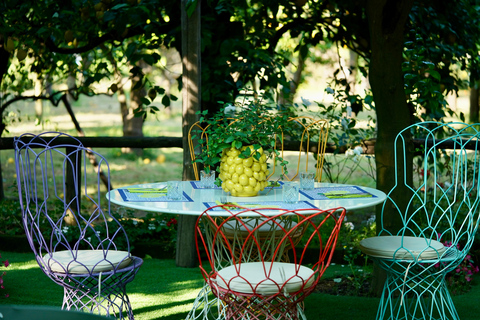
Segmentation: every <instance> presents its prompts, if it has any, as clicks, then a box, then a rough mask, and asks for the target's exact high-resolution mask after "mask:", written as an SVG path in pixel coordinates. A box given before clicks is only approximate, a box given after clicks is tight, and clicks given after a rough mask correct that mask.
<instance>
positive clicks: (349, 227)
mask: <svg viewBox="0 0 480 320" xmlns="http://www.w3.org/2000/svg"><path fill="white" fill-rule="evenodd" d="M343 225H344V226H345V228H348V229H350V230H353V229H355V226H354V225H353V222H345V223H344V224H343Z"/></svg>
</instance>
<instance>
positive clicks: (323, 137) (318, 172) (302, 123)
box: [280, 116, 330, 182]
mask: <svg viewBox="0 0 480 320" xmlns="http://www.w3.org/2000/svg"><path fill="white" fill-rule="evenodd" d="M288 121H290V122H295V123H296V124H297V125H298V127H299V129H300V130H302V135H301V137H300V147H299V151H298V161H297V170H296V172H295V174H294V175H293V176H290V177H288V176H287V175H286V174H285V172H283V168H282V174H283V176H284V177H285V179H287V180H290V181H292V180H293V179H295V178H296V177H297V176H298V174H299V173H300V165H301V160H302V157H304V158H305V171H308V162H309V155H310V154H312V155H313V156H314V158H316V164H315V180H316V181H318V182H320V181H321V180H322V172H323V163H324V159H325V151H326V148H327V140H328V133H329V131H330V123H329V122H328V121H327V120H324V119H315V118H312V117H308V116H300V117H292V118H290V119H288ZM315 138H318V141H315V140H316V139H315ZM284 141H285V132H282V136H281V141H280V144H281V155H282V158H284V151H285V148H284V146H285V143H284ZM312 144H316V152H313V151H314V149H313V148H312V149H313V150H310V148H311V145H312Z"/></svg>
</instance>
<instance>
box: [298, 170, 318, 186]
mask: <svg viewBox="0 0 480 320" xmlns="http://www.w3.org/2000/svg"><path fill="white" fill-rule="evenodd" d="M314 187H315V173H310V172H301V173H300V189H303V190H312V189H314Z"/></svg>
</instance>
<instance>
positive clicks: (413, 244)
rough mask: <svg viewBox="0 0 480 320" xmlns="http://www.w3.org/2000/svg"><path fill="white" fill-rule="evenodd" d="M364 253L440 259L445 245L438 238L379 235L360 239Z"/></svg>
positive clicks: (403, 257) (390, 256) (392, 256)
mask: <svg viewBox="0 0 480 320" xmlns="http://www.w3.org/2000/svg"><path fill="white" fill-rule="evenodd" d="M360 250H362V252H363V253H365V254H367V255H369V256H372V257H377V258H383V259H400V260H413V259H418V260H430V259H438V258H440V257H441V256H442V254H443V253H444V252H445V250H446V248H445V246H444V245H443V244H442V243H441V242H439V241H436V240H430V239H425V238H421V237H411V236H403V237H402V236H379V237H371V238H367V239H363V240H362V241H360Z"/></svg>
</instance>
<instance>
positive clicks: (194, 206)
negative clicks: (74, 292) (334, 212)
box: [107, 181, 386, 216]
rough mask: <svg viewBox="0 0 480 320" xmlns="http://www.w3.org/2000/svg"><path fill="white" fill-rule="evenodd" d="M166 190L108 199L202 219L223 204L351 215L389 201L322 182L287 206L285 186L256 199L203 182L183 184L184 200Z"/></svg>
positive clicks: (126, 190)
mask: <svg viewBox="0 0 480 320" xmlns="http://www.w3.org/2000/svg"><path fill="white" fill-rule="evenodd" d="M166 186H167V183H166V182H155V183H143V184H136V185H131V186H126V187H122V188H118V189H114V190H112V191H110V192H108V193H107V197H108V198H109V199H110V201H111V202H112V203H115V204H118V205H121V206H124V207H128V208H132V209H138V210H143V211H154V212H163V213H171V214H184V215H195V216H200V215H201V214H202V213H203V212H204V211H205V210H206V209H207V208H209V207H212V206H215V205H217V204H219V202H221V203H225V202H229V203H235V204H238V205H239V206H246V207H254V206H257V207H272V206H274V207H281V208H284V209H300V208H318V209H331V208H337V207H343V208H345V209H346V210H347V211H353V210H357V209H362V208H368V207H372V206H375V205H377V204H380V203H383V202H384V201H385V198H386V195H385V193H384V192H382V191H380V190H377V189H374V188H370V187H363V186H355V185H347V184H338V183H323V182H321V183H315V189H313V190H302V189H300V195H299V199H298V202H297V203H293V204H291V203H285V202H283V196H282V183H280V185H279V186H276V187H267V188H265V190H263V191H260V193H259V194H258V195H257V196H255V197H233V196H230V195H228V194H227V193H225V192H224V191H223V190H222V189H221V188H219V187H216V188H213V189H203V188H202V185H201V182H200V181H182V182H181V186H182V189H183V197H182V199H181V200H169V199H168V197H167V196H166V193H163V194H162V193H159V192H156V190H157V191H158V190H160V189H163V188H165V189H164V190H165V191H166ZM142 189H144V192H142ZM337 192H338V193H337ZM325 194H327V195H325ZM336 194H337V196H336ZM357 196H358V197H357ZM211 214H212V215H218V216H222V215H225V214H228V212H227V211H225V210H218V211H216V212H212V213H211Z"/></svg>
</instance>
